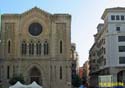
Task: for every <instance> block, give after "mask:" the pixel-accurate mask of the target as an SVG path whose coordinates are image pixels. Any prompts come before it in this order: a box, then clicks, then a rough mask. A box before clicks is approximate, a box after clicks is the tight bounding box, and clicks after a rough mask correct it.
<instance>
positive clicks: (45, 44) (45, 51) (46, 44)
mask: <svg viewBox="0 0 125 88" xmlns="http://www.w3.org/2000/svg"><path fill="white" fill-rule="evenodd" d="M48 54H49V45H48V42H47V41H45V43H44V55H48Z"/></svg>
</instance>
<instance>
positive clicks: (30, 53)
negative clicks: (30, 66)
mask: <svg viewBox="0 0 125 88" xmlns="http://www.w3.org/2000/svg"><path fill="white" fill-rule="evenodd" d="M33 54H34V44H33V42H32V41H31V43H30V44H29V55H33Z"/></svg>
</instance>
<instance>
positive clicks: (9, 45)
mask: <svg viewBox="0 0 125 88" xmlns="http://www.w3.org/2000/svg"><path fill="white" fill-rule="evenodd" d="M10 49H11V43H10V40H9V41H8V53H10Z"/></svg>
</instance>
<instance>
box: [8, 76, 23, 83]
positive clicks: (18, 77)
mask: <svg viewBox="0 0 125 88" xmlns="http://www.w3.org/2000/svg"><path fill="white" fill-rule="evenodd" d="M17 81H20V82H21V83H22V84H24V83H25V81H24V77H23V75H21V74H20V75H15V76H13V77H12V78H11V79H10V80H9V83H10V84H11V85H14V84H15V83H16V82H17Z"/></svg>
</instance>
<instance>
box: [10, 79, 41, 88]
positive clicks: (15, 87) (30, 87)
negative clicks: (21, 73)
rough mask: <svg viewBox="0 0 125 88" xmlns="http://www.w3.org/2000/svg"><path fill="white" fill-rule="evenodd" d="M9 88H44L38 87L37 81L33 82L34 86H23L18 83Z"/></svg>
mask: <svg viewBox="0 0 125 88" xmlns="http://www.w3.org/2000/svg"><path fill="white" fill-rule="evenodd" d="M9 88H43V87H41V86H40V85H38V84H37V83H36V82H35V81H33V82H32V84H29V85H23V84H22V83H20V82H19V81H17V82H16V84H15V85H13V86H10V87H9Z"/></svg>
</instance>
